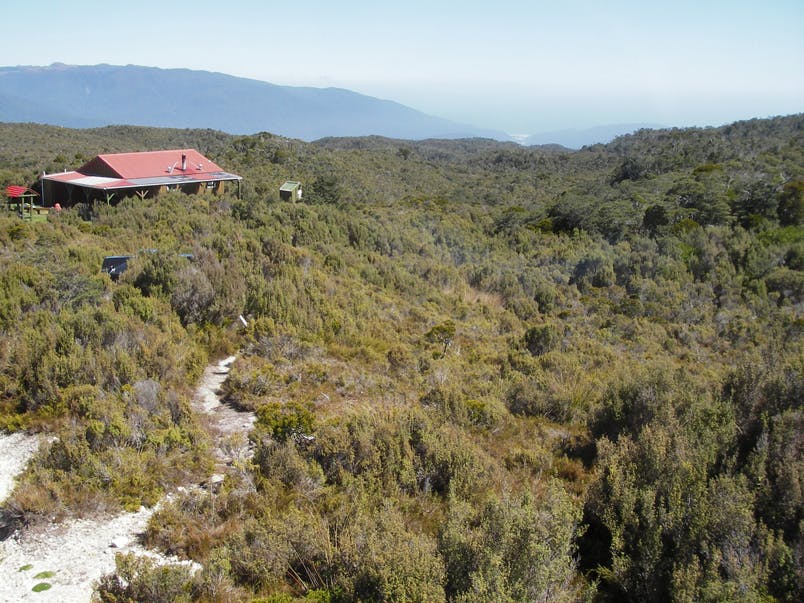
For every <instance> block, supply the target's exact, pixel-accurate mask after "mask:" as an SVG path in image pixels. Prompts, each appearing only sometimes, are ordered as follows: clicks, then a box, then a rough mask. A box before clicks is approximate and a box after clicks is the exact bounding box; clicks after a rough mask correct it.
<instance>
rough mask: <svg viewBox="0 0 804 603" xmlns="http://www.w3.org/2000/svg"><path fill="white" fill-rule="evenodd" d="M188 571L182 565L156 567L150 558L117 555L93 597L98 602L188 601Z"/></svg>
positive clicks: (158, 602)
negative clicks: (112, 570) (109, 571)
mask: <svg viewBox="0 0 804 603" xmlns="http://www.w3.org/2000/svg"><path fill="white" fill-rule="evenodd" d="M191 587H192V572H191V570H190V568H189V567H187V566H186V565H172V564H171V565H160V564H159V563H158V562H157V561H155V560H153V559H151V558H150V557H138V556H137V555H135V554H134V553H125V554H120V553H118V554H117V555H116V556H115V571H114V573H111V574H106V575H104V576H101V578H100V579H99V580H98V585H97V587H96V589H95V598H96V599H97V600H99V601H101V603H124V602H128V601H153V602H154V603H176V602H180V601H191V600H192V599H191V596H190V593H191Z"/></svg>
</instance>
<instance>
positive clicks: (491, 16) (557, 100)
mask: <svg viewBox="0 0 804 603" xmlns="http://www.w3.org/2000/svg"><path fill="white" fill-rule="evenodd" d="M7 4H8V5H7V6H4V7H3V9H2V15H3V21H4V22H5V26H4V27H3V34H2V36H0V65H2V66H15V65H50V64H51V63H55V62H60V63H67V64H74V65H95V64H99V63H108V64H112V65H127V64H133V65H144V66H150V67H164V68H189V69H200V70H205V71H217V72H222V73H227V74H231V75H235V76H240V77H247V78H253V79H258V80H263V81H268V82H271V83H274V84H281V85H292V86H314V87H330V86H334V87H339V88H347V89H350V90H353V91H355V92H360V93H362V94H367V95H370V96H374V97H378V98H384V99H389V100H394V101H397V102H400V103H402V104H405V105H408V106H410V107H412V108H414V109H418V110H420V111H423V112H425V113H428V114H431V115H436V116H438V117H443V118H446V119H450V120H453V121H457V122H462V123H468V124H472V125H474V126H478V127H484V128H490V129H496V130H501V131H504V132H507V133H509V134H534V133H539V132H550V131H556V130H564V129H584V128H590V127H595V126H601V125H609V124H622V123H641V124H654V125H663V126H677V127H684V126H707V125H721V124H725V123H730V122H732V121H736V120H740V119H750V118H753V117H769V116H773V115H787V114H791V113H800V112H802V111H804V0H757V1H745V0H694V1H690V0H673V1H666V0H656V1H652V0H639V1H638V0H552V1H542V0H529V1H528V0H494V1H486V2H480V1H475V0H429V1H423V0H405V1H404V2H400V1H397V2H393V3H383V2H378V1H377V0H374V1H362V0H340V1H338V2H334V1H314V0H283V1H282V2H275V1H273V0H227V1H221V0H217V1H215V2H212V1H208V0H170V1H167V2H166V1H165V0H160V1H154V0H136V1H131V2H128V3H120V2H109V0H104V1H99V0H73V1H72V2H66V1H56V0H26V1H25V2H22V1H17V0H11V1H10V2H8V3H7ZM9 5H10V6H9Z"/></svg>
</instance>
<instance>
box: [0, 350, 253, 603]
mask: <svg viewBox="0 0 804 603" xmlns="http://www.w3.org/2000/svg"><path fill="white" fill-rule="evenodd" d="M234 360H235V357H234V356H232V357H229V358H226V359H225V360H222V361H220V362H219V363H216V364H213V365H210V366H209V367H207V369H206V370H205V371H204V375H203V376H202V378H201V381H200V383H199V385H198V388H197V390H196V395H195V399H194V402H193V404H194V407H195V408H196V410H197V411H199V412H203V413H205V414H206V415H209V419H210V420H209V426H208V428H209V430H210V434H211V436H212V437H213V441H214V442H215V444H216V447H217V450H216V456H217V458H218V465H219V467H220V468H225V466H226V465H227V464H230V463H231V462H232V461H233V460H234V459H235V458H237V457H241V456H243V455H247V454H248V445H247V439H246V438H245V433H247V432H248V431H249V430H250V429H251V426H252V424H253V422H254V415H253V414H252V413H240V412H237V411H235V410H234V409H232V408H230V407H228V406H226V405H222V404H221V402H220V398H219V395H218V391H219V389H220V387H221V385H222V384H223V382H224V381H225V380H226V375H227V374H228V372H229V367H230V366H231V364H232V362H234ZM238 438H239V440H238ZM238 441H239V442H240V443H239V444H236V445H235V444H233V443H232V442H238ZM38 445H39V440H38V438H35V437H31V436H25V435H24V434H13V435H8V436H6V435H0V502H2V501H3V500H5V498H6V497H7V496H8V495H9V494H10V493H11V491H12V489H13V487H14V477H15V476H16V475H18V474H19V473H20V472H21V471H22V470H23V469H24V468H25V464H26V463H27V462H28V460H29V459H30V458H31V456H32V455H33V454H34V452H35V451H36V449H37V447H38ZM157 507H158V505H157ZM154 510H155V509H146V508H144V507H141V508H140V510H139V511H138V512H136V513H123V514H121V515H117V516H114V517H105V518H99V519H71V520H67V521H65V522H62V523H60V524H50V525H43V526H37V527H31V528H29V529H27V530H25V531H23V532H18V533H16V534H14V535H12V536H11V537H9V538H8V539H6V540H5V541H2V542H0V602H2V603H16V602H18V601H19V602H22V601H41V602H47V603H61V602H64V603H80V602H86V601H89V600H90V599H91V597H92V585H93V582H94V581H95V580H97V579H98V578H100V577H101V576H102V575H103V574H106V573H109V572H110V571H112V570H113V569H114V558H115V553H118V552H121V553H125V552H135V553H137V554H142V555H149V556H158V557H160V558H161V559H164V560H165V562H166V563H175V562H177V560H176V559H170V558H165V557H161V556H159V555H158V554H157V553H154V552H153V551H148V550H146V549H144V548H143V547H142V546H141V545H140V544H139V541H140V535H141V534H142V533H143V532H144V531H145V527H146V525H147V523H148V519H149V518H150V517H151V515H152V514H153V512H154ZM42 572H47V574H45V575H44V577H37V575H39V574H41V573H42ZM42 583H44V584H49V585H50V587H49V588H48V589H47V590H43V591H41V592H34V591H33V590H32V589H33V588H34V587H35V586H36V585H37V584H42Z"/></svg>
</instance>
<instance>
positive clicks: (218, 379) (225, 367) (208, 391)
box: [195, 356, 237, 414]
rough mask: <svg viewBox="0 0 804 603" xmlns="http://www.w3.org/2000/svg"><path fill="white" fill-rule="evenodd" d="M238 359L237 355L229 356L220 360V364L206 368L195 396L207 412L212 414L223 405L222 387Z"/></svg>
mask: <svg viewBox="0 0 804 603" xmlns="http://www.w3.org/2000/svg"><path fill="white" fill-rule="evenodd" d="M236 359H237V358H236V357H235V356H229V357H228V358H224V359H223V360H221V361H220V362H218V364H211V365H209V366H208V367H207V368H206V369H204V374H203V375H202V376H201V381H200V382H199V384H198V389H197V390H196V394H195V397H196V400H197V401H198V402H200V405H201V407H202V408H203V409H204V412H206V413H207V414H211V413H212V412H213V411H214V410H215V409H216V408H218V407H219V406H220V405H221V398H220V395H219V392H220V388H221V385H223V382H224V381H226V376H227V375H228V374H229V368H230V367H231V366H232V363H233V362H234V361H235V360H236Z"/></svg>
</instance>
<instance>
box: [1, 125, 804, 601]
mask: <svg viewBox="0 0 804 603" xmlns="http://www.w3.org/2000/svg"><path fill="white" fill-rule="evenodd" d="M2 139H13V140H14V143H15V144H14V148H15V149H17V150H18V152H15V153H14V154H10V153H6V152H3V151H2V150H0V179H4V181H5V180H8V181H9V182H8V183H11V180H12V179H13V180H14V183H25V182H24V181H25V180H26V179H31V180H32V179H33V178H35V175H36V174H37V173H38V172H39V169H40V167H41V166H40V164H41V163H42V161H43V159H42V158H43V157H44V158H46V160H47V161H49V160H50V159H47V158H53V157H59V156H61V157H60V159H59V162H61V163H64V161H63V160H67V158H70V157H76V156H77V155H79V154H80V155H81V156H82V157H91V156H93V155H94V154H96V153H97V152H98V150H99V149H104V150H107V151H118V150H119V151H126V150H139V149H141V148H160V147H168V146H176V145H177V144H179V143H181V144H184V145H186V146H195V147H197V148H199V150H201V151H202V152H205V153H206V154H208V155H209V156H210V157H211V158H212V159H215V160H216V161H218V162H220V163H221V164H223V165H226V167H227V169H229V170H231V171H234V172H237V173H240V174H241V175H243V176H244V177H245V181H244V186H243V197H242V198H241V199H237V198H235V197H234V196H233V195H228V194H227V195H223V196H213V195H208V196H200V197H191V196H186V195H183V194H179V193H169V194H166V195H162V196H160V197H159V198H158V199H156V200H151V199H145V200H138V199H132V200H126V201H123V202H121V203H119V204H117V205H112V206H106V205H98V206H94V207H83V208H67V209H65V210H64V211H62V212H61V213H60V214H58V215H57V214H53V215H50V216H48V219H47V221H45V222H35V223H28V222H23V221H20V220H19V218H17V217H16V216H15V215H13V214H6V215H2V216H0V241H2V245H3V254H2V257H0V426H2V427H3V428H4V429H32V430H40V431H45V432H48V433H51V434H52V435H54V436H56V438H57V439H56V440H54V441H52V442H51V443H50V444H49V445H48V446H46V447H45V448H43V450H42V451H40V453H39V455H38V456H37V457H36V458H35V459H34V461H33V462H32V463H31V465H30V467H29V468H28V470H27V471H26V473H25V474H24V475H23V476H22V477H21V480H20V485H19V486H18V488H17V489H16V491H15V493H14V494H13V495H12V497H11V498H10V499H9V500H8V501H7V502H6V503H5V505H4V509H3V515H4V519H5V520H6V523H12V524H14V525H16V524H15V523H14V522H26V521H33V520H35V519H36V518H37V517H45V516H51V515H53V514H57V515H58V514H66V513H81V512H85V513H87V512H92V511H94V510H99V511H101V510H107V509H115V508H120V507H126V508H135V507H137V506H138V505H140V504H148V505H150V504H153V503H154V502H156V501H157V500H158V499H159V498H160V497H161V496H162V494H163V493H164V492H166V491H168V490H170V489H172V488H173V487H175V486H177V485H180V484H183V485H187V484H188V483H197V482H199V481H201V480H202V479H203V477H205V476H207V475H208V474H209V473H210V472H211V471H212V461H211V459H210V458H209V455H208V443H207V436H206V432H205V431H204V430H202V429H201V428H200V427H199V426H198V425H197V423H196V417H195V415H194V413H192V412H191V410H190V406H189V404H188V400H189V397H190V396H191V395H192V387H193V383H194V382H195V380H196V379H197V378H198V377H199V375H200V374H201V372H202V369H203V367H204V365H205V364H206V363H207V361H208V358H210V357H212V358H213V359H214V358H215V357H218V356H221V355H229V354H232V353H233V352H235V351H238V359H237V360H236V362H235V363H234V365H233V366H232V370H231V373H230V375H229V378H228V380H227V382H226V383H225V385H224V387H223V390H224V396H225V399H226V400H227V401H228V402H229V403H231V404H233V405H235V406H236V407H238V408H241V409H246V410H251V411H255V412H256V415H257V417H258V420H257V423H256V426H255V429H254V431H253V432H252V434H251V443H252V445H253V447H254V452H255V455H254V458H253V459H252V461H250V462H245V461H243V460H242V459H240V460H239V461H238V462H237V463H235V464H234V465H233V466H231V467H228V468H227V470H226V478H225V480H224V482H223V483H222V484H221V485H220V486H219V488H218V489H217V490H215V491H211V490H200V489H198V488H193V489H191V490H190V491H188V492H187V493H185V494H183V495H177V496H176V497H175V498H174V499H173V500H172V501H171V502H166V503H165V504H164V505H163V506H162V508H161V509H160V510H159V511H157V512H156V513H155V514H154V516H153V519H152V521H151V524H150V526H149V529H148V534H147V539H148V541H149V543H150V544H151V545H153V546H155V547H158V548H161V549H163V550H165V551H168V552H170V553H173V554H178V555H180V556H183V557H186V558H189V559H193V560H195V561H197V562H198V563H200V564H201V565H202V566H203V569H201V570H199V572H198V573H197V574H195V575H194V576H193V577H190V576H188V575H187V574H186V572H185V571H184V569H181V568H175V567H174V568H159V567H156V566H153V565H149V564H148V563H147V562H142V561H137V560H136V559H124V560H121V562H120V565H119V567H118V570H117V572H116V573H115V574H112V575H110V576H107V577H104V579H103V580H102V581H101V583H100V584H99V587H98V593H99V596H101V597H106V599H104V600H110V601H117V600H129V599H134V600H136V599H138V598H139V599H142V598H144V597H145V598H147V597H151V598H154V599H158V597H163V598H164V597H167V598H171V597H172V598H174V599H177V598H178V599H181V598H182V597H184V598H188V599H191V600H227V601H237V600H250V599H252V598H254V599H256V600H260V599H259V598H260V597H262V598H263V599H264V600H274V601H293V600H319V601H329V602H330V603H333V602H339V601H352V600H365V601H403V600H421V601H433V600H449V601H456V602H457V601H466V602H468V601H489V600H493V601H524V600H578V599H583V598H597V599H598V600H633V601H637V600H640V601H641V600H739V599H742V600H768V601H770V600H777V601H795V600H798V599H800V598H801V580H802V577H801V552H802V551H801V534H800V528H801V518H802V515H801V513H802V504H803V502H804V501H803V500H802V495H801V493H802V490H803V488H802V479H801V475H802V444H801V435H800V434H801V433H802V417H801V409H800V400H801V399H802V391H801V383H802V382H804V379H802V367H801V362H800V360H799V359H800V358H802V357H804V354H802V344H801V343H802V342H801V335H802V330H801V296H802V266H804V262H803V261H802V259H801V258H802V257H804V252H802V249H803V248H804V234H803V233H802V230H801V228H800V224H801V220H800V213H801V212H800V208H801V186H800V183H801V181H802V177H803V176H804V175H803V174H802V165H804V161H802V149H804V144H802V139H801V116H792V117H788V118H777V119H773V120H761V121H751V122H743V123H738V124H733V125H731V126H726V127H723V128H718V129H709V128H707V129H693V130H686V131H681V130H664V131H642V132H639V133H636V134H634V135H631V136H626V137H622V138H619V139H617V140H615V141H614V142H612V143H610V144H609V145H594V146H592V147H588V148H585V149H583V150H581V151H578V152H573V153H568V152H561V151H556V150H550V149H544V148H530V149H528V148H520V147H517V146H516V145H507V144H500V143H495V142H493V141H481V140H476V141H423V142H405V143H404V145H401V144H400V143H399V142H398V141H388V140H385V139H376V138H368V139H329V140H325V141H319V142H317V143H314V144H304V143H300V142H297V141H289V140H286V139H282V138H279V137H274V136H271V135H269V134H260V135H255V136H247V137H242V136H238V137H233V136H227V135H223V134H220V133H215V132H209V131H177V130H164V131H163V130H152V129H146V128H129V127H115V128H104V129H100V130H82V131H75V132H71V135H70V136H69V137H65V136H64V135H63V133H61V131H55V130H52V129H48V128H45V127H39V126H32V125H13V124H0V140H2ZM2 148H11V146H10V145H9V146H7V147H3V146H2V145H0V149H2ZM53 161H54V162H55V159H54V160H53ZM68 162H69V161H68ZM61 163H59V165H61ZM289 178H292V179H294V180H301V181H302V182H304V183H305V184H306V187H305V191H306V194H307V193H308V192H309V198H307V199H305V200H303V201H302V202H301V203H292V204H291V203H283V202H279V201H278V198H277V194H276V189H277V188H278V186H279V185H280V184H281V183H282V182H283V181H284V180H286V179H289ZM20 179H22V182H21V181H20ZM29 183H30V182H29ZM0 184H2V183H0ZM86 218H91V219H86ZM112 254H130V255H136V256H137V257H136V259H133V260H132V261H131V263H130V267H129V270H128V271H127V272H126V273H125V274H124V275H123V277H122V278H121V279H120V280H119V281H117V282H112V281H111V280H110V279H109V278H108V277H107V276H105V275H102V274H100V263H101V261H102V258H103V257H104V256H106V255H112ZM187 254H190V255H191V256H192V257H191V258H188V257H187ZM239 315H243V317H244V319H245V320H246V325H247V326H243V325H242V323H241V321H240V320H239V318H238V316H239Z"/></svg>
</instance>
